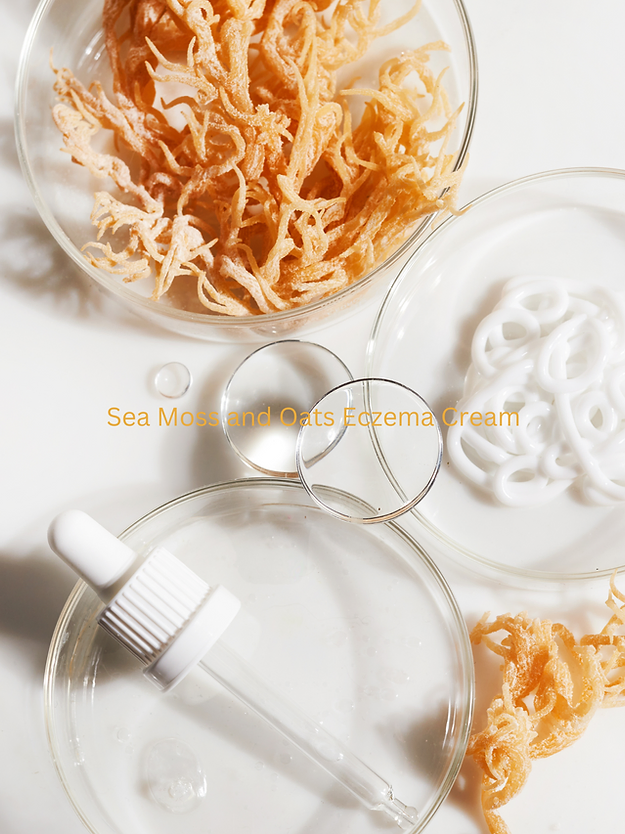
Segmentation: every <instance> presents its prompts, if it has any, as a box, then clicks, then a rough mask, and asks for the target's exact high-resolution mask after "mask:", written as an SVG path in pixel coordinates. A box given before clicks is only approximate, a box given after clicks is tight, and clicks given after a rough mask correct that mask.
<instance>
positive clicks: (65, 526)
mask: <svg viewBox="0 0 625 834" xmlns="http://www.w3.org/2000/svg"><path fill="white" fill-rule="evenodd" d="M48 542H49V543H50V547H51V548H52V550H54V552H55V553H56V554H57V555H58V556H60V557H61V559H63V561H64V562H67V564H68V565H69V566H70V567H71V568H73V569H74V570H75V571H76V573H77V574H78V575H79V576H80V578H81V579H84V581H85V582H86V583H87V585H90V586H91V587H92V588H93V590H94V591H96V593H98V594H100V592H102V591H106V590H107V589H110V588H111V587H112V586H114V585H115V583H116V582H117V581H118V580H119V579H120V578H121V577H122V576H123V575H124V574H125V573H126V572H127V571H128V570H129V569H130V567H131V565H132V564H133V563H134V562H135V561H136V560H137V554H136V553H135V552H134V550H132V548H130V547H128V545H127V544H124V543H123V542H120V540H119V539H117V538H115V536H114V535H113V534H112V533H109V531H108V530H106V529H105V528H104V527H102V525H101V524H98V522H97V521H95V519H93V518H91V516H89V515H87V513H83V512H81V510H66V511H65V512H64V513H61V514H60V515H58V516H57V517H56V518H55V519H54V521H53V522H52V524H51V525H50V528H49V530H48Z"/></svg>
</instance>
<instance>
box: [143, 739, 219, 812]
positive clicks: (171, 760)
mask: <svg viewBox="0 0 625 834" xmlns="http://www.w3.org/2000/svg"><path fill="white" fill-rule="evenodd" d="M146 778H147V783H148V787H149V789H150V795H151V796H152V799H153V800H154V801H155V802H156V803H157V804H158V805H160V806H161V807H162V808H165V809H166V810H167V811H171V812H172V813H174V814H185V813H187V811H191V810H192V809H193V808H196V807H197V805H198V804H199V802H200V801H201V800H202V799H203V798H204V797H205V796H206V774H205V773H204V770H203V768H202V765H201V764H200V761H199V759H198V757H197V756H196V755H195V753H194V752H193V750H192V749H191V748H190V747H189V746H188V745H187V744H185V743H184V742H182V741H179V740H178V739H176V738H166V739H163V740H162V741H158V742H156V743H155V744H154V745H152V747H151V748H150V750H149V752H148V757H147V772H146Z"/></svg>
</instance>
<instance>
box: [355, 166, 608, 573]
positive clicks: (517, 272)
mask: <svg viewBox="0 0 625 834" xmlns="http://www.w3.org/2000/svg"><path fill="white" fill-rule="evenodd" d="M624 231H625V172H623V171H618V170H611V169H590V168H589V169H584V168H582V169H569V170H561V171H551V172H546V173H541V174H537V175H535V176H531V177H527V178H525V179H522V180H518V181H516V182H512V183H510V184H508V185H504V186H502V187H500V188H497V189H495V190H494V191H491V192H489V193H487V194H485V195H483V196H482V197H480V198H479V199H477V200H475V201H474V202H473V203H472V204H471V205H470V207H469V209H468V211H467V212H466V213H465V214H463V215H461V216H459V217H454V218H450V219H449V220H448V221H446V222H445V223H443V224H441V226H440V227H439V228H438V229H437V230H436V231H435V232H434V233H433V234H432V235H431V236H430V237H429V238H428V239H427V240H426V241H424V242H423V243H422V244H421V245H420V246H419V248H418V249H417V251H416V252H415V253H414V254H413V256H412V257H411V259H410V261H409V262H408V263H407V264H406V266H405V267H404V269H403V270H402V272H401V273H400V275H399V276H398V277H397V279H396V280H395V282H394V283H393V285H392V287H391V288H390V290H389V292H388V293H387V296H386V298H385V300H384V302H383V304H382V307H381V309H380V311H379V313H378V316H377V319H376V321H375V323H374V327H373V330H372V334H371V338H370V341H369V345H368V357H367V372H368V373H369V374H370V375H372V376H373V375H381V376H382V375H383V376H388V377H391V378H393V379H397V380H400V381H401V382H403V383H405V384H406V385H408V386H410V387H411V388H414V389H415V390H417V391H419V392H420V393H421V394H422V395H423V396H424V397H425V398H426V399H427V400H428V402H430V403H431V405H432V407H433V408H434V411H435V414H436V415H437V416H438V417H439V420H440V422H441V427H442V429H443V433H444V435H445V436H446V427H445V421H444V420H443V419H441V416H442V414H443V411H444V410H445V409H446V408H447V407H455V406H456V404H457V403H458V401H459V400H460V398H461V397H462V391H463V384H464V380H465V375H466V373H467V370H468V368H469V365H470V363H471V341H472V337H473V333H474V332H475V330H476V328H477V325H478V324H479V323H480V321H481V320H482V319H483V318H484V317H485V316H486V315H487V314H488V313H490V311H491V310H492V309H493V307H494V306H495V303H496V302H497V300H498V298H499V296H500V293H501V289H502V287H503V285H504V284H505V283H506V281H508V280H509V279H510V278H513V277H515V276H523V275H540V276H558V277H563V278H572V279H578V280H580V281H585V282H588V281H596V282H597V284H601V285H603V286H606V287H608V288H610V289H615V290H625V279H624V274H625V273H624V271H623V263H625V235H624V234H623V233H624ZM413 513H414V516H413V520H414V519H416V523H417V526H418V529H419V531H420V532H419V537H420V539H421V537H423V541H425V542H426V543H430V545H431V546H433V547H435V548H438V549H440V548H442V550H443V551H444V552H445V553H447V554H449V555H451V556H452V557H458V558H459V559H460V560H461V561H463V562H464V563H465V564H466V563H467V562H468V563H469V564H471V565H472V566H473V567H474V568H476V569H477V570H478V571H479V572H481V573H493V574H494V575H497V576H499V578H501V575H502V572H503V573H505V574H506V576H507V578H508V580H512V579H514V580H515V581H517V582H521V583H523V582H526V581H529V582H530V584H535V583H537V582H540V581H545V582H546V583H548V584H550V583H553V582H554V581H557V582H561V581H563V580H569V579H587V578H595V577H605V576H608V575H609V574H610V573H611V572H612V571H613V570H615V569H619V570H622V569H623V568H624V567H625V556H624V555H623V547H622V542H623V537H624V536H625V507H624V506H623V505H622V504H620V505H618V504H616V505H614V506H598V505H591V504H590V503H588V502H587V501H585V500H584V499H583V497H582V495H581V494H580V492H579V490H576V489H574V488H569V489H568V490H567V491H566V492H564V493H563V494H561V495H560V496H559V497H558V498H556V499H555V500H552V501H549V502H548V503H545V504H543V505H541V506H535V507H523V508H510V507H505V506H503V505H502V504H499V503H497V502H496V501H495V499H494V498H492V497H491V496H489V495H487V494H486V493H485V492H483V491H482V490H480V489H478V488H477V487H475V486H474V485H473V484H472V483H471V482H469V481H468V480H467V479H465V478H463V476H461V475H460V474H459V472H458V471H457V470H456V469H455V468H454V465H453V464H452V463H451V461H450V459H449V455H448V453H447V450H445V455H444V459H443V465H442V466H441V471H440V473H439V476H438V478H437V481H436V483H435V484H434V486H433V487H432V489H431V491H430V492H429V494H428V495H427V497H426V498H425V499H424V500H423V501H422V502H421V503H420V504H419V506H418V508H416V509H415V510H414V511H413ZM430 545H428V546H430Z"/></svg>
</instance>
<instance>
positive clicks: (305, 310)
mask: <svg viewBox="0 0 625 834" xmlns="http://www.w3.org/2000/svg"><path fill="white" fill-rule="evenodd" d="M411 5H412V0H401V2H399V0H398V2H395V3H392V4H391V3H389V4H383V6H382V9H383V17H384V21H386V20H387V19H392V18H394V17H396V16H398V15H400V14H401V13H402V12H403V10H404V7H405V8H409V7H410V6H411ZM101 13H102V0H88V1H87V2H85V3H78V4H77V3H75V2H73V0H43V2H42V3H41V4H40V6H39V7H38V9H37V11H36V13H35V16H34V18H33V21H32V23H31V25H30V28H29V31H28V33H27V36H26V40H25V44H24V48H23V51H22V56H21V60H20V67H19V72H18V87H17V89H18V92H17V107H16V137H17V147H18V154H19V158H20V162H21V165H22V169H23V171H24V175H25V177H26V180H27V182H28V184H29V186H30V189H31V192H32V194H33V197H34V200H35V204H36V206H37V209H38V210H39V213H40V214H41V217H42V219H43V221H44V222H45V224H46V225H47V227H48V229H49V230H50V232H51V233H52V235H53V236H54V237H55V238H56V240H57V242H58V243H59V244H60V246H61V247H62V248H63V249H64V250H65V252H66V253H67V254H68V255H69V256H70V257H71V258H72V259H73V260H74V261H75V262H76V263H77V264H78V266H79V267H80V268H81V269H82V270H84V271H85V272H86V273H87V274H88V275H89V276H90V277H91V278H92V279H93V280H94V281H96V282H97V284H98V285H99V286H100V287H102V288H104V289H105V290H107V291H108V292H109V293H110V294H112V296H113V297H115V298H116V299H118V300H119V301H120V302H122V303H123V304H124V305H126V306H128V307H130V308H131V309H132V310H133V311H134V312H136V313H137V314H139V315H141V316H142V317H143V318H146V319H148V320H149V321H151V322H153V323H155V324H157V325H158V326H161V327H164V328H166V329H168V330H170V331H173V332H176V333H180V334H183V335H188V336H192V337H195V338H200V339H207V340H212V341H237V342H244V341H247V342H258V341H263V340H265V339H268V338H275V337H283V336H286V335H288V334H292V333H295V332H298V333H300V334H301V333H304V332H309V331H311V330H314V329H315V328H316V327H318V326H320V325H321V324H322V323H323V322H325V321H326V320H327V319H328V318H329V317H332V318H335V317H337V318H341V317H345V316H348V315H350V314H351V313H352V312H353V311H354V310H355V309H357V308H358V306H359V305H360V304H361V303H363V302H365V301H367V300H369V299H371V298H373V297H375V295H376V291H377V289H378V287H380V286H381V285H383V284H384V283H385V282H388V281H390V280H391V279H392V278H393V277H394V276H395V275H396V274H397V272H398V270H399V268H400V266H401V264H402V263H403V262H404V261H405V259H406V257H407V256H408V254H409V253H410V252H411V251H412V250H413V249H414V247H415V245H416V242H417V240H418V239H419V238H420V236H421V235H422V234H423V233H424V232H425V231H426V230H427V229H428V228H429V227H430V223H431V219H428V218H426V219H425V220H424V221H423V222H422V223H421V224H420V225H419V227H418V228H417V229H415V231H414V232H413V233H412V235H411V236H410V237H409V238H408V239H407V240H406V241H405V242H404V243H403V245H402V246H400V247H399V248H398V249H397V250H396V251H395V252H394V253H393V254H392V255H390V256H389V257H388V258H387V259H386V260H385V261H384V262H383V263H382V264H381V265H379V266H378V267H377V268H376V269H374V270H372V271H371V272H370V273H369V274H367V275H365V276H364V277H363V278H361V279H360V280H359V281H357V282H355V283H354V284H352V285H351V286H350V287H347V288H345V289H343V290H341V291H339V292H337V293H335V294H334V295H332V296H329V297H328V298H326V299H322V300H320V301H316V302H313V303H310V304H308V305H305V306H302V307H300V308H296V309H293V310H287V311H282V312H277V313H271V314H266V315H260V316H243V317H236V318H234V317H230V316H222V315H219V314H214V313H209V312H201V311H200V312H197V311H188V310H184V309H179V308H177V307H175V306H171V304H169V303H167V302H166V301H165V300H164V299H161V300H160V301H158V302H154V301H152V300H151V299H150V297H149V296H150V294H151V286H150V285H149V280H150V279H144V280H142V281H141V282H138V283H135V284H124V283H123V282H122V280H121V279H120V278H119V277H116V276H114V275H111V274H109V273H107V272H105V271H104V270H101V269H98V268H96V267H94V266H92V265H91V264H90V263H89V262H88V261H87V260H86V259H85V257H84V255H83V254H82V252H81V247H82V246H83V245H84V244H85V243H87V242H88V241H90V240H93V238H94V229H93V226H92V225H91V223H90V214H91V210H92V207H93V195H94V192H95V191H100V190H102V184H103V180H99V179H96V178H94V177H92V176H91V175H89V174H88V172H87V171H86V170H85V169H84V168H82V166H79V165H75V164H73V163H72V162H71V160H70V157H69V155H68V154H64V153H61V150H60V148H61V146H62V140H61V136H60V133H59V132H58V130H57V128H56V127H55V125H54V123H53V121H52V118H51V108H52V106H53V104H54V103H55V93H54V91H53V89H52V83H53V74H52V70H51V68H50V58H51V54H52V55H53V58H54V64H55V66H57V67H70V68H72V70H73V71H74V72H75V73H76V74H77V76H78V77H79V78H81V79H82V80H84V81H86V82H87V83H89V82H90V81H92V80H101V81H102V82H103V84H104V85H105V88H106V86H107V84H108V81H109V78H110V70H109V67H108V58H107V56H106V51H105V50H104V44H103V34H102V28H101ZM436 40H444V41H445V42H446V43H448V44H449V46H450V47H451V52H449V53H447V52H436V53H435V54H434V57H433V65H434V66H435V68H436V69H437V70H439V71H440V70H442V69H443V68H444V67H446V66H447V67H448V68H449V70H448V72H447V73H446V82H445V83H446V85H447V89H448V93H449V98H450V103H451V105H452V106H454V107H457V106H459V105H460V104H461V103H463V102H464V107H463V110H462V113H461V114H460V117H459V121H458V125H457V128H456V131H455V133H454V136H453V137H452V144H451V145H450V147H449V149H448V150H449V151H452V152H453V151H456V152H457V162H456V166H457V167H458V166H460V165H461V164H462V162H463V161H464V159H465V156H466V154H467V150H468V147H469V142H470V139H471V134H472V131H473V124H474V118H475V109H476V104H477V63H476V53H475V45H474V41H473V35H472V32H471V28H470V24H469V21H468V18H467V14H466V11H465V8H464V6H463V4H462V0H425V2H424V3H423V8H422V9H421V11H420V12H419V14H418V15H417V16H416V18H414V19H413V20H412V21H411V22H410V23H409V24H407V25H405V26H404V27H403V28H402V29H401V30H399V31H398V32H396V33H392V34H391V35H388V36H386V37H385V38H382V39H380V41H378V42H376V43H375V44H374V45H373V47H372V52H371V55H369V54H368V55H367V58H366V60H365V59H362V61H360V62H357V63H356V64H353V65H351V66H349V67H348V68H347V69H346V77H345V80H347V79H348V78H349V79H352V78H353V77H354V76H358V75H360V76H361V77H362V82H361V83H363V82H364V81H365V80H367V75H368V74H369V73H370V72H371V67H372V65H373V63H375V65H378V62H379V64H381V63H382V62H383V61H384V60H385V59H386V58H387V57H390V56H393V55H397V54H399V53H401V51H402V50H404V49H410V48H414V47H415V45H417V44H425V43H428V42H430V41H436ZM372 58H373V62H372ZM142 284H145V287H143V286H141V285H142ZM198 304H199V302H198Z"/></svg>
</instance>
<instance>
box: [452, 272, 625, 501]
mask: <svg viewBox="0 0 625 834" xmlns="http://www.w3.org/2000/svg"><path fill="white" fill-rule="evenodd" d="M471 360H472V364H471V366H470V368H469V370H468V372H467V376H466V380H465V386H464V393H463V398H462V400H461V401H460V402H459V403H458V406H457V412H456V413H455V414H456V416H457V420H456V423H455V425H450V427H449V430H448V433H447V448H448V450H449V455H450V457H451V459H452V461H453V462H454V464H455V465H456V467H457V468H458V469H459V470H460V472H461V473H462V474H463V475H464V476H466V477H467V478H469V479H470V480H471V481H473V482H474V483H476V484H478V485H479V486H481V487H483V488H484V489H487V490H490V491H492V492H493V493H494V495H495V497H496V498H497V499H498V500H499V501H500V502H501V503H502V504H505V505H507V506H511V507H521V506H531V505H537V504H543V503H545V502H547V501H550V500H551V499H553V498H555V497H556V496H557V495H559V494H560V493H562V492H563V491H564V490H566V489H567V488H568V487H569V486H570V485H571V484H572V483H573V482H574V481H577V480H579V481H580V483H581V486H582V488H583V491H584V494H585V495H586V497H587V498H588V499H589V500H590V501H591V502H593V503H597V504H614V503H616V502H619V501H625V293H622V292H615V291H613V290H610V289H607V288H605V287H600V286H596V285H594V284H591V283H587V284H586V283H582V282H579V281H572V280H568V279H563V278H551V277H539V276H521V277H517V278H514V279H512V280H511V281H509V282H508V283H507V284H506V285H505V287H504V288H503V292H502V297H501V300H500V301H499V302H498V303H497V305H496V307H495V308H494V310H493V311H492V312H491V313H490V314H489V315H488V316H486V318H484V319H483V320H482V321H481V322H480V324H479V325H478V327H477V329H476V331H475V334H474V336H473V342H472V345H471ZM463 412H464V413H465V415H471V414H475V413H477V414H478V415H482V416H484V415H487V414H492V415H494V418H491V419H490V420H489V421H488V422H490V423H491V424H485V420H481V421H480V420H479V419H478V418H476V419H475V421H474V422H473V424H472V421H471V420H470V418H469V417H467V418H466V419H465V420H462V421H461V419H460V415H461V414H462V413H463ZM506 412H507V413H514V412H516V413H517V414H518V425H517V424H516V418H515V419H513V420H511V424H510V425H508V424H507V422H506V421H502V420H499V419H497V417H496V415H500V414H502V413H506ZM513 416H514V414H513ZM508 419H509V418H508ZM450 422H451V421H450ZM502 422H503V423H504V424H503V425H502V424H501V423H502Z"/></svg>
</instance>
